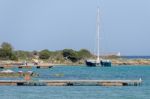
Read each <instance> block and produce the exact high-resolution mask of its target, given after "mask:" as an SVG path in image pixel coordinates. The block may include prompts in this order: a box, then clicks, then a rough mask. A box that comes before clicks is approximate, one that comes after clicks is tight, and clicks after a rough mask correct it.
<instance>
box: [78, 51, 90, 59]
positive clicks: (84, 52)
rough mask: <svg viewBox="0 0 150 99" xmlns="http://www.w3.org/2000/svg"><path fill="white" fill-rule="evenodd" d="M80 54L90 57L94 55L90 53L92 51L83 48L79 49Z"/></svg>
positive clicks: (80, 55)
mask: <svg viewBox="0 0 150 99" xmlns="http://www.w3.org/2000/svg"><path fill="white" fill-rule="evenodd" d="M78 55H79V57H80V58H89V57H91V56H92V54H91V53H90V51H88V50H87V49H81V50H79V51H78Z"/></svg>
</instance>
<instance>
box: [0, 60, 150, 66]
mask: <svg viewBox="0 0 150 99" xmlns="http://www.w3.org/2000/svg"><path fill="white" fill-rule="evenodd" d="M109 60H110V61H111V62H112V65H113V66H121V65H124V66H125V65H133V66H134V65H136V66H142V65H144V66H150V59H142V58H140V59H127V58H114V59H109ZM22 64H23V60H21V61H11V60H0V66H4V67H5V66H15V65H18V66H22ZM33 64H34V63H33V62H32V61H29V62H28V66H35V65H33ZM84 65H85V64H84V60H81V61H79V62H74V63H73V62H68V61H64V62H62V63H60V62H57V61H55V62H51V61H43V63H39V64H38V66H41V67H45V66H84Z"/></svg>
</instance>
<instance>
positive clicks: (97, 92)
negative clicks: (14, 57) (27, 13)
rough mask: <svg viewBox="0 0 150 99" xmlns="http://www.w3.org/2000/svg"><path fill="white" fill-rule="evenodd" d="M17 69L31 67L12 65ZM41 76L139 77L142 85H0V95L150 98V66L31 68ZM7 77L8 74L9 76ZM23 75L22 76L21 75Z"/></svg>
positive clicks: (13, 98) (8, 98)
mask: <svg viewBox="0 0 150 99" xmlns="http://www.w3.org/2000/svg"><path fill="white" fill-rule="evenodd" d="M13 70H14V71H19V70H23V71H28V70H26V69H13ZM32 71H35V72H38V73H39V74H40V77H38V78H33V79H34V80H39V79H49V80H50V79H139V78H142V80H144V82H143V84H142V85H141V86H122V87H121V86H114V87H104V86H0V99H150V77H149V76H150V67H149V66H120V67H108V68H101V67H85V66H70V67H69V66H59V67H53V68H50V69H32ZM3 79H4V78H3ZM6 79H7V78H6ZM20 79H22V78H20Z"/></svg>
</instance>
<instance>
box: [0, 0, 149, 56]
mask: <svg viewBox="0 0 150 99" xmlns="http://www.w3.org/2000/svg"><path fill="white" fill-rule="evenodd" d="M149 5H150V0H99V2H98V0H0V43H2V42H4V41H5V42H9V43H11V44H12V45H13V46H14V48H15V49H16V50H30V51H31V50H42V49H49V50H61V49H65V48H72V49H75V50H79V49H82V48H86V49H89V50H90V51H92V52H93V51H95V42H96V41H95V39H96V14H97V13H96V12H97V6H99V7H100V13H101V33H100V38H101V40H100V47H101V48H100V49H101V51H100V52H101V53H111V52H121V54H122V55H150V46H149V44H148V43H149V42H150V39H149V38H150V6H149Z"/></svg>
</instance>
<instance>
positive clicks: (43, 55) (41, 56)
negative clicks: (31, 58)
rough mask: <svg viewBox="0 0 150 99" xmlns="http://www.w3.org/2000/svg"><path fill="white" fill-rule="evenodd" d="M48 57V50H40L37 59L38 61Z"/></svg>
mask: <svg viewBox="0 0 150 99" xmlns="http://www.w3.org/2000/svg"><path fill="white" fill-rule="evenodd" d="M49 57H50V52H49V50H42V51H41V52H40V53H39V58H40V59H49Z"/></svg>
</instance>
